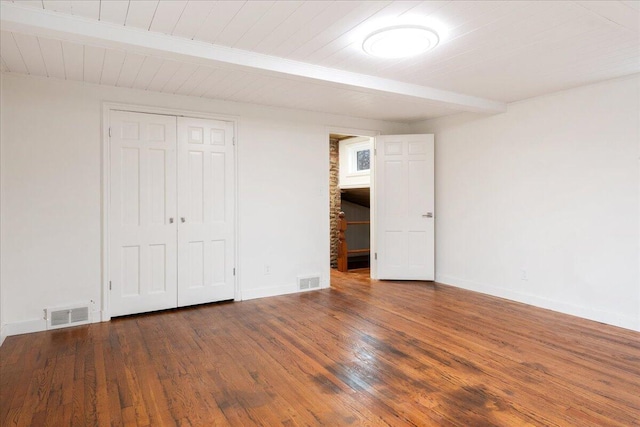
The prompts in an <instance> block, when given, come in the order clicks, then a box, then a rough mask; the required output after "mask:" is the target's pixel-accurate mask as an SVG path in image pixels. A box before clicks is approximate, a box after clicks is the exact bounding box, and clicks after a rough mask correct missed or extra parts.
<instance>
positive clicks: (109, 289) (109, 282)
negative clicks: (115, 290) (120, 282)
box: [109, 280, 111, 290]
mask: <svg viewBox="0 0 640 427" xmlns="http://www.w3.org/2000/svg"><path fill="white" fill-rule="evenodd" d="M109 290H111V280H109Z"/></svg>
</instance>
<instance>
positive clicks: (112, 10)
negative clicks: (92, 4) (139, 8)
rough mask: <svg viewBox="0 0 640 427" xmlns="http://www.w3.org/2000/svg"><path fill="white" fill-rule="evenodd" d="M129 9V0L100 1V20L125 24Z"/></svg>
mask: <svg viewBox="0 0 640 427" xmlns="http://www.w3.org/2000/svg"><path fill="white" fill-rule="evenodd" d="M128 11H129V0H109V1H101V2H100V12H99V16H100V18H99V19H100V21H103V22H109V23H111V24H117V25H124V24H125V22H126V20H127V13H128Z"/></svg>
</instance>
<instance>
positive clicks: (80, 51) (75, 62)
mask: <svg viewBox="0 0 640 427" xmlns="http://www.w3.org/2000/svg"><path fill="white" fill-rule="evenodd" d="M62 58H63V60H64V75H65V76H67V79H68V80H78V81H83V79H84V46H82V45H78V44H75V43H69V42H62Z"/></svg>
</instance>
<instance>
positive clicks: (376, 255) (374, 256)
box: [373, 252, 378, 261]
mask: <svg viewBox="0 0 640 427" xmlns="http://www.w3.org/2000/svg"><path fill="white" fill-rule="evenodd" d="M373 259H375V260H376V261H377V260H378V252H375V253H374V254H373Z"/></svg>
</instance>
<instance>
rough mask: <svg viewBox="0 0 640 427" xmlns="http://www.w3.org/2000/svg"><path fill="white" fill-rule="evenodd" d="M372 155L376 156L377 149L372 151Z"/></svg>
mask: <svg viewBox="0 0 640 427" xmlns="http://www.w3.org/2000/svg"><path fill="white" fill-rule="evenodd" d="M373 155H374V156H377V155H378V149H377V148H374V149H373Z"/></svg>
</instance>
